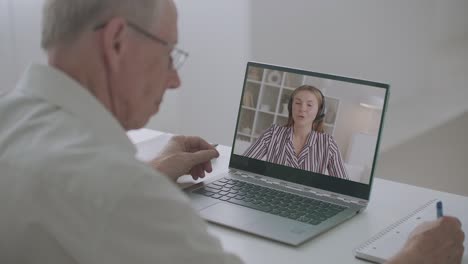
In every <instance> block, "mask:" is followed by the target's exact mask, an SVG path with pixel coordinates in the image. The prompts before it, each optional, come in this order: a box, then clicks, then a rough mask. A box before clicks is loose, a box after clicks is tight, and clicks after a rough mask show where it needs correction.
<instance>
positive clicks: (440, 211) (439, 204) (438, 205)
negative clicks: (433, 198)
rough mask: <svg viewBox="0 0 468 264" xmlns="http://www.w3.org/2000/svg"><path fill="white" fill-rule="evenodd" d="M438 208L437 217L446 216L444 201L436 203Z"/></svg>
mask: <svg viewBox="0 0 468 264" xmlns="http://www.w3.org/2000/svg"><path fill="white" fill-rule="evenodd" d="M436 208H437V218H441V217H442V216H444V207H443V206H442V201H438V202H437V204H436Z"/></svg>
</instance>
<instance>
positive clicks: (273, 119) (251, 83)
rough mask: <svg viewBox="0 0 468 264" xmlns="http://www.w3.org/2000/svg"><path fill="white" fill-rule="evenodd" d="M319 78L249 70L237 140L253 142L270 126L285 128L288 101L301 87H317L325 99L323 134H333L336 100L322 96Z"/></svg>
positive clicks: (323, 82)
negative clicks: (282, 126) (306, 85)
mask: <svg viewBox="0 0 468 264" xmlns="http://www.w3.org/2000/svg"><path fill="white" fill-rule="evenodd" d="M325 81H326V80H324V79H321V78H316V77H312V76H304V75H299V74H295V73H289V72H281V71H275V70H269V69H263V68H257V67H249V69H248V72H247V80H246V87H245V91H244V97H243V98H242V106H241V113H240V123H239V125H238V131H237V139H239V140H242V141H246V142H248V143H252V142H254V141H255V140H256V139H257V138H258V137H259V136H260V135H261V134H262V133H263V131H265V129H267V128H268V127H270V126H271V124H278V125H286V123H287V122H288V115H289V113H288V101H289V98H290V97H291V94H292V92H293V91H294V90H295V89H296V88H297V87H299V86H301V85H303V84H310V85H313V86H315V87H317V88H319V89H320V90H321V91H322V93H323V94H324V96H325V104H326V109H327V111H326V114H325V133H328V134H330V135H333V133H334V130H335V121H336V116H337V114H338V110H339V106H340V100H339V99H337V98H333V97H330V96H327V95H326V89H324V88H323V87H325Z"/></svg>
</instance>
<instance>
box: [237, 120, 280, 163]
mask: <svg viewBox="0 0 468 264" xmlns="http://www.w3.org/2000/svg"><path fill="white" fill-rule="evenodd" d="M273 131H274V126H271V127H269V128H268V129H267V130H265V132H263V134H262V135H261V136H260V137H259V138H258V139H257V140H255V142H254V143H252V144H251V145H250V146H249V147H248V148H247V150H246V151H245V152H244V156H246V157H249V158H253V159H262V158H263V157H265V155H266V154H267V151H268V146H269V145H270V142H271V138H272V136H273Z"/></svg>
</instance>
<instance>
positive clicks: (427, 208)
mask: <svg viewBox="0 0 468 264" xmlns="http://www.w3.org/2000/svg"><path fill="white" fill-rule="evenodd" d="M436 201H437V200H431V201H429V202H427V203H426V204H424V205H422V206H421V207H419V208H418V209H416V210H414V211H413V212H410V213H409V214H408V215H407V216H406V217H404V218H402V219H400V220H399V221H397V222H395V223H394V224H392V225H390V226H389V227H387V228H385V229H384V230H382V231H381V232H379V233H378V234H376V235H375V236H373V237H372V238H370V239H369V240H368V241H366V242H365V243H363V244H362V245H361V246H360V247H358V248H357V249H356V252H355V253H356V257H358V258H363V259H367V260H370V261H374V262H377V263H383V262H385V261H386V260H388V259H390V258H391V257H392V256H394V255H395V254H396V253H397V252H399V251H400V250H401V249H402V248H403V246H404V244H405V242H406V240H407V239H408V237H409V236H410V234H411V232H412V231H413V230H414V229H415V228H416V227H417V226H418V225H420V224H421V223H423V222H426V221H433V220H435V219H437V216H436V209H435V202H436ZM467 206H468V205H467V204H466V203H457V204H447V203H444V211H445V212H444V213H445V214H446V215H454V216H457V217H458V218H460V220H461V221H462V225H463V227H462V228H463V229H464V232H465V233H466V232H467V230H468V228H467V226H468V210H467V209H468V207H467ZM467 244H468V243H467V242H466V240H465V244H464V245H465V248H466V247H467ZM462 263H464V264H468V253H467V252H466V251H465V253H464V258H463V261H462Z"/></svg>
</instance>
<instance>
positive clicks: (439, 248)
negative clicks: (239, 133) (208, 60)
mask: <svg viewBox="0 0 468 264" xmlns="http://www.w3.org/2000/svg"><path fill="white" fill-rule="evenodd" d="M176 20H177V15H176V8H175V6H174V3H173V2H172V0H159V1H158V0H48V1H46V4H45V7H44V23H43V32H42V46H43V48H44V50H45V51H46V52H47V55H48V60H49V62H48V64H49V65H48V66H41V65H33V66H31V67H30V68H29V69H28V70H27V71H26V73H25V74H24V76H23V78H22V79H21V81H20V82H19V83H18V86H17V87H16V89H14V90H12V91H11V92H10V93H8V94H7V95H5V96H3V97H2V98H1V99H0V124H1V129H0V168H1V178H0V188H1V190H0V195H1V197H0V198H1V199H0V201H1V202H0V210H1V212H2V213H1V216H0V262H1V263H65V264H66V263H83V264H85V263H188V262H190V263H240V260H239V259H238V258H237V257H236V256H233V255H230V254H227V253H225V252H223V250H222V248H221V245H220V244H219V242H218V241H217V240H216V239H214V238H212V237H211V236H210V235H209V234H208V233H207V231H206V226H205V223H204V222H203V221H202V220H201V218H200V217H199V216H198V215H197V214H196V213H195V212H194V211H193V210H192V209H191V207H190V204H189V201H188V200H187V198H186V197H184V195H183V194H182V193H181V192H180V191H179V190H178V189H177V187H176V186H175V184H174V183H173V181H174V180H175V179H177V178H178V177H179V176H181V175H184V174H191V175H192V176H193V177H194V178H198V177H203V176H204V173H205V172H206V171H208V172H209V171H211V164H210V159H212V158H214V157H216V156H218V153H217V151H216V150H215V149H214V148H213V147H211V146H210V145H209V144H208V143H207V142H206V141H204V140H202V139H201V138H198V137H182V136H179V137H175V138H173V139H172V140H171V141H170V142H169V144H168V146H167V147H166V148H165V149H164V151H163V152H162V153H161V155H160V156H159V157H156V158H155V160H153V161H152V162H151V164H144V163H142V162H140V161H138V160H136V159H135V149H134V146H133V145H132V144H131V142H130V141H129V140H128V138H127V137H126V134H125V130H129V129H135V128H140V127H142V126H144V125H145V124H146V122H147V121H148V119H149V118H150V117H151V116H152V115H153V114H155V113H156V112H157V111H158V109H159V106H160V104H161V102H162V98H163V94H164V92H165V91H166V89H167V88H177V87H179V85H180V79H179V76H178V74H177V69H178V67H180V65H181V63H182V62H183V60H184V58H185V57H186V55H187V54H186V53H185V52H183V51H181V50H180V49H177V48H175V44H176V43H177V26H176ZM463 239H464V238H463V233H462V232H461V230H460V223H459V221H458V220H456V219H455V218H451V217H444V218H442V219H441V220H439V221H436V222H432V223H427V224H425V225H423V226H420V227H419V228H418V229H417V230H415V233H414V235H413V236H412V237H411V238H410V239H409V240H408V242H407V246H406V247H405V249H404V250H403V251H401V252H400V254H398V255H397V256H395V257H394V258H393V259H392V260H391V261H390V262H391V263H459V262H460V259H461V255H462V252H463V247H462V241H463ZM312 262H313V256H311V263H312Z"/></svg>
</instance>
